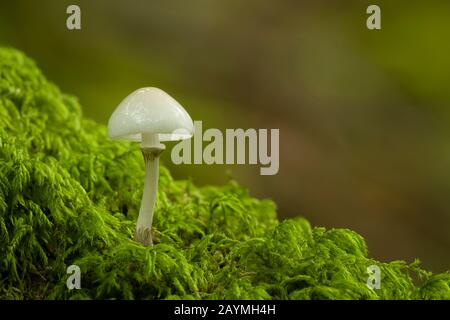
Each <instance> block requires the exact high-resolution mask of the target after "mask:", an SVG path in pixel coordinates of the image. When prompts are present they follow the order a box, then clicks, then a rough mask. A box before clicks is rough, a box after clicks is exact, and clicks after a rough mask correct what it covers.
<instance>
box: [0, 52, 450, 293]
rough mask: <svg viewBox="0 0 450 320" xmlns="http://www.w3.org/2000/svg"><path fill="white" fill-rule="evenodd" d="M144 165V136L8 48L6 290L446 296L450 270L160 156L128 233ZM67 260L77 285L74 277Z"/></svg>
mask: <svg viewBox="0 0 450 320" xmlns="http://www.w3.org/2000/svg"><path fill="white" fill-rule="evenodd" d="M143 169H144V168H143V160H142V155H141V153H140V150H139V147H138V145H137V144H131V143H126V142H116V141H115V142H112V141H110V140H109V139H108V138H107V137H106V128H105V126H103V125H100V124H97V123H95V122H93V121H91V120H88V119H85V118H83V117H82V113H81V107H80V105H79V103H78V102H77V100H76V98H74V97H72V96H69V95H66V94H64V93H62V92H61V91H60V90H59V89H58V88H57V87H56V86H55V85H54V84H52V83H51V82H49V81H47V80H46V78H45V77H44V76H43V75H42V73H41V72H40V70H39V69H38V68H37V67H36V65H35V63H34V62H33V61H32V60H30V59H29V58H27V57H26V56H25V55H24V54H22V53H21V52H19V51H17V50H15V49H11V48H0V298H1V299H110V298H116V299H180V298H182V299H450V274H449V273H443V274H437V275H432V274H431V273H430V272H427V271H425V270H422V269H421V268H420V266H419V263H418V262H415V263H412V264H407V263H406V262H403V261H394V262H390V263H384V262H378V261H375V260H373V259H371V258H370V257H369V256H368V252H367V248H366V244H365V242H364V239H363V238H362V237H361V236H360V235H358V234H357V233H355V232H353V231H351V230H346V229H332V230H325V229H324V228H317V227H314V228H313V227H311V225H310V224H309V223H308V221H306V220H305V219H302V218H297V219H288V220H285V221H282V222H280V221H278V220H277V217H276V208H275V204H274V203H273V202H272V201H269V200H258V199H255V198H252V197H250V196H249V194H248V192H247V191H246V190H245V189H244V188H242V187H240V186H239V185H237V184H236V183H234V182H230V183H229V184H227V185H225V186H220V187H218V186H208V187H203V188H198V187H196V186H194V185H193V184H192V183H191V182H189V181H176V180H174V179H172V177H171V176H170V173H169V172H168V170H167V169H165V168H164V167H162V168H161V172H160V188H159V190H158V201H157V205H156V211H155V217H154V233H155V238H156V239H155V242H156V245H155V246H153V247H144V246H142V245H140V244H138V243H136V242H135V241H133V240H132V238H133V233H134V228H135V222H136V219H137V214H138V209H139V208H138V206H139V203H140V197H141V192H142V187H143V186H142V183H143V180H144V172H143ZM70 265H78V266H79V267H80V269H81V289H80V290H69V289H68V288H67V286H66V280H67V278H68V274H67V273H66V271H67V268H68V267H69V266H70ZM370 265H377V266H379V268H380V269H381V288H380V289H379V290H376V289H369V288H368V287H367V285H366V282H367V278H368V276H369V275H368V273H367V267H368V266H370ZM413 279H415V280H414V281H413Z"/></svg>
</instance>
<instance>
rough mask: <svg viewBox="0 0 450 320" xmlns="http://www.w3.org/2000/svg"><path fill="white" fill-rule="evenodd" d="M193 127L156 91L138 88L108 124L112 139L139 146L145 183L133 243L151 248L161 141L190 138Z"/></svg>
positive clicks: (181, 110) (179, 109) (186, 116)
mask: <svg viewBox="0 0 450 320" xmlns="http://www.w3.org/2000/svg"><path fill="white" fill-rule="evenodd" d="M193 131H194V126H193V122H192V119H191V117H190V116H189V114H188V113H187V112H186V110H185V109H184V108H183V107H182V106H181V105H180V104H179V103H178V102H177V101H175V99H173V98H172V97H171V96H169V95H168V94H167V93H165V92H164V91H162V90H161V89H158V88H153V87H148V88H141V89H138V90H136V91H134V92H133V93H131V94H130V95H128V96H127V97H126V98H125V99H124V100H123V101H122V102H121V103H120V104H119V106H118V107H117V108H116V110H115V111H114V112H113V114H112V115H111V118H110V119H109V122H108V135H109V137H110V138H111V139H116V140H130V141H138V142H141V150H142V154H143V156H144V161H145V183H144V192H143V195H142V201H141V207H140V210H139V217H138V220H137V225H136V233H135V237H134V238H135V240H136V241H138V242H140V243H142V244H144V245H145V246H151V245H153V239H152V231H151V229H152V222H153V212H154V208H155V201H156V192H157V190H158V175H159V170H158V169H159V155H160V154H161V152H162V151H163V150H164V149H165V146H164V145H163V144H161V141H176V140H184V139H189V138H191V137H192V135H193Z"/></svg>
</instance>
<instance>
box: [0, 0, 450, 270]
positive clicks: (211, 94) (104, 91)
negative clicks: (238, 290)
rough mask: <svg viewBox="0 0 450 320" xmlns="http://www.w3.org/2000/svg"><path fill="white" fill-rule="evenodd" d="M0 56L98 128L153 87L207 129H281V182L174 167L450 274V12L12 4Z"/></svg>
mask: <svg viewBox="0 0 450 320" xmlns="http://www.w3.org/2000/svg"><path fill="white" fill-rule="evenodd" d="M69 4H78V5H79V6H80V7H81V23H82V29H81V30H78V31H69V30H67V29H66V18H67V16H68V15H67V14H66V8H67V6H68V5H69ZM369 4H378V5H380V6H381V11H382V30H380V31H369V30H368V29H367V28H366V24H365V23H366V18H367V14H366V8H367V6H368V5H369ZM0 44H1V45H7V46H13V47H16V48H19V49H21V50H23V51H25V52H26V53H27V54H28V55H29V56H31V57H33V58H34V59H35V60H36V61H37V63H38V64H39V66H40V67H41V69H42V70H43V71H44V73H45V74H46V75H47V76H48V78H50V79H51V80H52V81H53V82H55V83H56V84H58V85H59V86H60V87H61V89H62V90H63V91H65V92H67V93H70V94H73V95H76V96H77V97H79V100H80V102H81V104H82V105H83V107H84V114H85V115H86V116H88V117H90V118H93V119H96V120H97V121H99V122H102V123H106V122H107V120H108V118H109V116H110V114H111V112H112V111H113V110H114V108H115V107H116V106H117V104H118V103H119V102H120V101H121V100H122V99H123V98H124V97H125V96H126V95H127V94H129V93H130V92H131V91H133V90H135V89H137V88H139V87H143V86H156V87H160V88H162V89H163V90H165V91H167V92H168V93H169V94H171V95H172V96H173V97H175V98H176V99H177V100H178V101H179V102H180V103H181V104H182V105H183V106H184V107H185V108H186V109H187V110H188V111H189V113H190V114H191V116H192V118H193V119H194V120H203V123H204V127H206V128H208V127H216V128H220V129H225V128H239V127H242V128H280V171H279V173H278V175H276V176H260V175H259V166H248V165H247V166H226V165H223V166H222V165H221V166H217V165H216V166H196V165H190V166H187V165H181V166H174V165H171V163H170V152H166V153H165V154H164V157H163V161H164V162H165V164H166V165H168V166H170V167H171V170H172V173H173V175H174V176H175V177H176V178H191V179H192V180H193V181H194V182H195V183H196V184H199V185H203V184H217V183H224V182H225V181H227V180H228V179H229V178H230V177H233V178H234V179H236V180H238V181H239V182H240V183H241V184H243V185H245V186H247V187H248V188H249V190H250V191H251V193H252V194H253V195H255V196H257V197H270V198H273V199H274V200H275V201H276V202H277V204H278V207H279V216H280V217H281V218H284V217H290V216H296V215H302V216H305V217H306V218H307V219H309V220H310V221H311V222H312V223H313V224H314V225H320V226H326V227H345V228H350V229H354V230H355V231H357V232H359V233H361V234H362V235H363V236H364V237H365V238H366V240H367V242H368V245H369V250H370V254H371V255H372V256H374V257H376V258H378V259H382V260H392V259H406V260H408V261H412V259H414V258H416V257H419V258H420V259H421V260H422V261H423V263H424V265H425V266H426V267H427V268H430V269H431V270H433V271H436V272H437V271H444V270H448V269H449V266H450V125H449V124H450V1H448V0H446V1H405V0H403V1H401V0H399V1H373V2H372V1H363V0H354V1H353V0H348V1H337V0H336V1H314V2H312V1H310V2H306V1H298V0H292V1H274V0H272V1H267V0H258V1H257V0H246V1H242V0H227V1H210V0H191V1H178V0H177V1H173V0H164V1H148V0H146V1H144V0H134V1H125V0H120V1H106V0H97V1H92V0H91V1H54V0H44V1H39V2H37V1H31V0H30V1H2V2H1V4H0Z"/></svg>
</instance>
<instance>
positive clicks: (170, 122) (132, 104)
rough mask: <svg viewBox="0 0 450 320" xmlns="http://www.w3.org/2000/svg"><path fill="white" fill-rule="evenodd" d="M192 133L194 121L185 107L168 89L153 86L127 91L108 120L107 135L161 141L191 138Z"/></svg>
mask: <svg viewBox="0 0 450 320" xmlns="http://www.w3.org/2000/svg"><path fill="white" fill-rule="evenodd" d="M193 133H194V125H193V122H192V119H191V117H190V116H189V114H188V113H187V112H186V110H185V109H184V108H183V107H182V106H181V105H180V104H179V103H178V102H177V101H176V100H175V99H173V98H172V97H171V96H169V95H168V94H167V93H165V92H164V91H162V90H161V89H158V88H153V87H148V88H141V89H138V90H136V91H134V92H133V93H131V94H130V95H128V96H127V97H126V98H125V99H123V101H122V102H121V103H120V104H119V106H118V107H117V108H116V110H115V111H114V112H113V114H112V115H111V118H109V122H108V135H109V137H110V138H112V139H117V140H131V141H143V140H147V141H148V140H149V139H150V140H154V142H155V143H158V141H174V140H184V139H189V138H190V137H192V135H193ZM148 137H150V138H148ZM144 142H145V141H144ZM152 143H153V142H152Z"/></svg>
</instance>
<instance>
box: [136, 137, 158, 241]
mask: <svg viewBox="0 0 450 320" xmlns="http://www.w3.org/2000/svg"><path fill="white" fill-rule="evenodd" d="M141 150H142V154H143V156H144V161H145V182H144V192H143V194H142V201H141V208H140V209H139V217H138V220H137V225H136V233H135V235H134V239H135V240H136V241H138V242H140V243H142V244H143V245H145V246H151V245H153V239H152V223H153V212H154V210H155V202H156V192H157V190H158V176H159V155H160V154H161V152H162V151H163V150H164V145H156V146H152V147H145V146H142V147H141Z"/></svg>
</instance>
